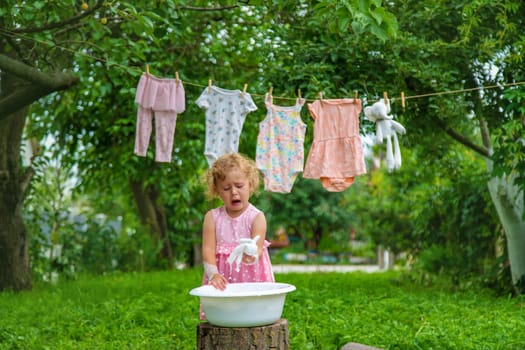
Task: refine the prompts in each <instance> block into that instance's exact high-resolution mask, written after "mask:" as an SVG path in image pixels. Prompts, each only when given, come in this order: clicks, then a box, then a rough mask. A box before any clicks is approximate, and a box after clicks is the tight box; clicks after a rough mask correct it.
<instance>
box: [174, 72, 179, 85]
mask: <svg viewBox="0 0 525 350" xmlns="http://www.w3.org/2000/svg"><path fill="white" fill-rule="evenodd" d="M175 80H176V81H177V83H178V82H179V72H177V71H176V72H175Z"/></svg>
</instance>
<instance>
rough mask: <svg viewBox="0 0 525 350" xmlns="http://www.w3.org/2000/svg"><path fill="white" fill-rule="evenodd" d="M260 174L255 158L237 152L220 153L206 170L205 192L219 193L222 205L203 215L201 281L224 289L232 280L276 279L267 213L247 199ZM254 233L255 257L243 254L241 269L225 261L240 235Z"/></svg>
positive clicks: (249, 235) (264, 280) (257, 182)
mask: <svg viewBox="0 0 525 350" xmlns="http://www.w3.org/2000/svg"><path fill="white" fill-rule="evenodd" d="M259 176H260V175H259V170H258V169H257V168H256V166H255V162H254V161H252V160H250V159H248V158H245V157H244V156H242V155H240V154H238V153H230V154H226V155H223V156H221V157H220V158H218V159H217V160H216V161H215V162H214V163H213V165H212V166H211V168H210V169H209V170H208V173H207V174H206V182H207V185H208V194H209V196H210V197H212V198H215V197H220V198H221V200H222V202H223V203H224V205H223V206H220V207H218V208H215V209H212V210H210V211H208V212H207V213H206V215H205V216H204V223H203V230H202V256H203V260H204V272H205V273H204V276H203V281H202V284H203V285H205V284H211V285H212V286H214V287H215V288H217V289H220V290H224V288H226V284H228V283H232V282H233V283H235V282H275V278H274V275H273V270H272V265H271V262H270V256H269V254H268V249H267V248H268V246H269V245H270V243H269V242H268V241H266V240H265V237H266V217H265V216H264V213H263V212H262V211H260V210H259V209H257V208H256V207H254V206H253V205H252V204H250V202H249V201H248V200H249V199H250V195H251V194H252V193H253V192H254V191H255V190H256V189H257V188H258V186H259V180H260V179H259ZM256 236H259V239H258V240H257V248H258V256H257V257H254V256H250V255H246V254H244V255H243V258H242V264H241V266H240V269H237V268H234V267H233V266H232V265H230V264H229V263H227V261H226V260H227V259H228V257H229V255H230V254H231V253H232V251H233V250H234V248H235V247H237V246H238V245H239V241H240V239H241V238H255V237H256ZM202 317H203V315H202V313H201V318H202Z"/></svg>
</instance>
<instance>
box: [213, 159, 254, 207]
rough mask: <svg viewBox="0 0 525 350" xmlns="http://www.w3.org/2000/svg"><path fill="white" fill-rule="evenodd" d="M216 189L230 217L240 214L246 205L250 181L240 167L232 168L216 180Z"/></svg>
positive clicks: (248, 197) (249, 191)
mask: <svg viewBox="0 0 525 350" xmlns="http://www.w3.org/2000/svg"><path fill="white" fill-rule="evenodd" d="M217 189H218V192H219V196H220V197H221V199H222V201H223V202H224V206H225V207H226V212H227V213H228V214H229V215H230V216H231V217H237V216H239V215H241V214H242V213H243V212H244V210H246V208H247V207H248V205H249V203H248V200H249V199H250V193H251V188H250V181H249V180H248V178H247V177H246V175H244V173H243V172H242V171H241V170H240V169H237V168H234V169H232V170H231V171H230V172H229V173H228V174H226V177H225V178H224V180H222V181H221V180H219V181H217Z"/></svg>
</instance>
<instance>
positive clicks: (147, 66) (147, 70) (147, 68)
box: [146, 64, 149, 75]
mask: <svg viewBox="0 0 525 350" xmlns="http://www.w3.org/2000/svg"><path fill="white" fill-rule="evenodd" d="M146 74H148V75H149V64H146Z"/></svg>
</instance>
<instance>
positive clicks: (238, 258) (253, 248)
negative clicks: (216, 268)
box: [226, 236, 259, 272]
mask: <svg viewBox="0 0 525 350" xmlns="http://www.w3.org/2000/svg"><path fill="white" fill-rule="evenodd" d="M258 240H259V236H255V237H254V238H253V239H251V238H241V239H240V240H239V245H238V246H237V247H235V248H234V249H233V251H232V253H231V254H230V256H229V257H228V260H226V262H227V263H228V264H230V265H232V266H233V263H234V262H235V263H236V264H237V268H236V269H235V270H236V271H237V272H239V271H240V269H241V262H242V256H243V254H246V255H250V256H253V257H255V262H257V260H258V258H259V254H258V253H257V252H258V247H257V241H258Z"/></svg>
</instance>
